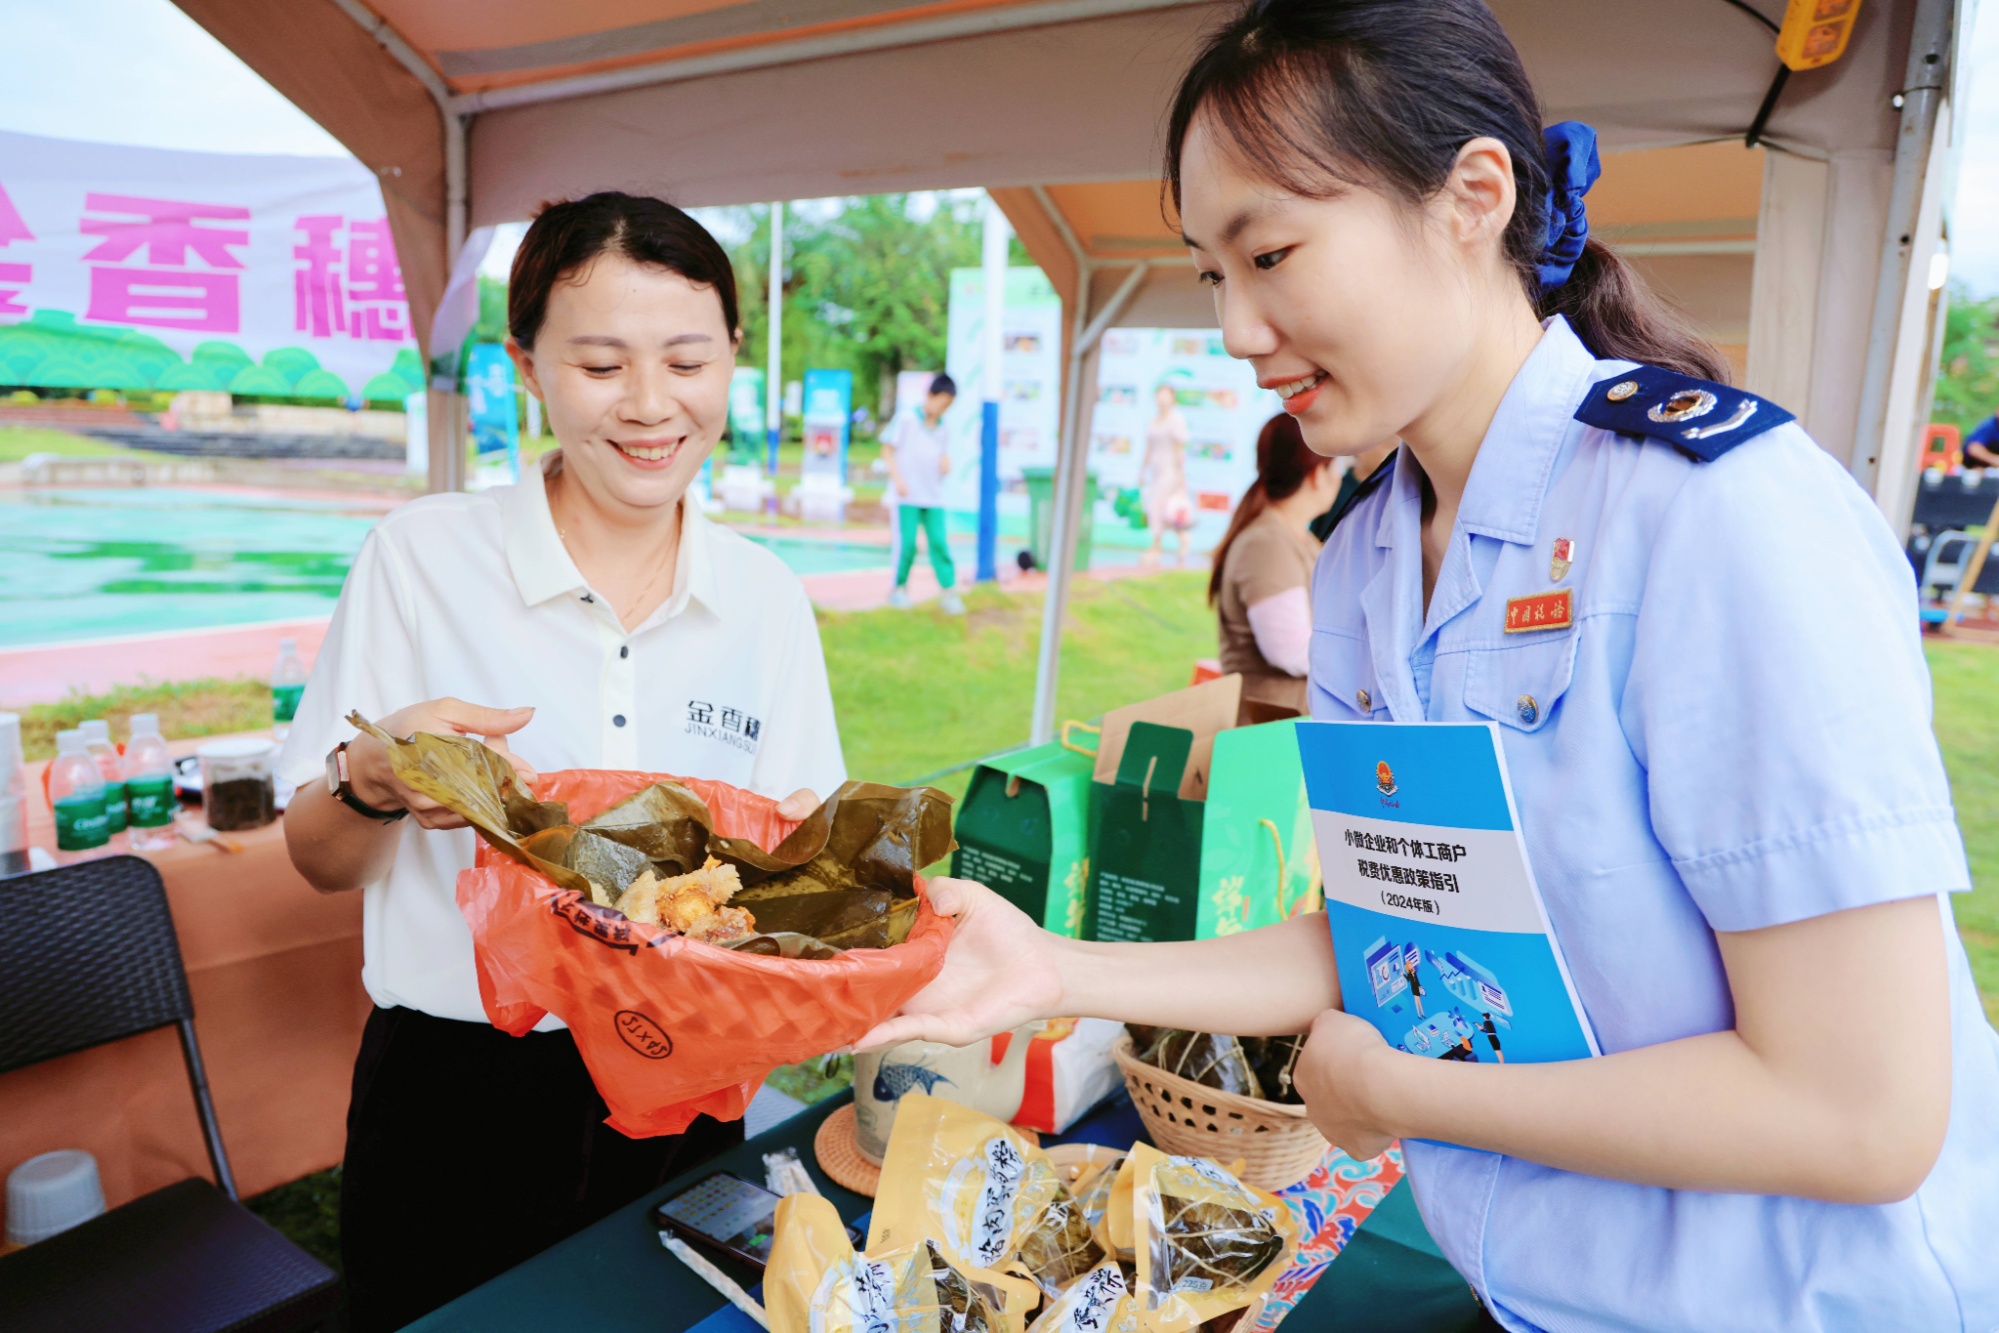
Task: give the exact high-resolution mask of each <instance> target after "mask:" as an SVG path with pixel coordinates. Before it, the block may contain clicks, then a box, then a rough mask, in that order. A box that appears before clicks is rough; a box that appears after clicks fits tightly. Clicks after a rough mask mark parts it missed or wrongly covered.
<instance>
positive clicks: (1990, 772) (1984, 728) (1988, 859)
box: [1929, 640, 1999, 1024]
mask: <svg viewBox="0 0 1999 1333" xmlns="http://www.w3.org/2000/svg"><path fill="white" fill-rule="evenodd" d="M1929 659H1930V678H1931V680H1932V681H1934V682H1935V686H1936V731H1937V741H1938V743H1939V745H1941V747H1942V749H1943V761H1944V766H1945V767H1946V768H1948V769H1949V770H1950V790H1951V799H1952V802H1953V803H1954V804H1955V805H1956V806H1957V826H1958V828H1959V829H1960V830H1962V832H1963V833H1964V850H1965V852H1966V854H1967V856H1968V857H1969V858H1970V861H1971V882H1972V884H1973V885H1974V886H1975V887H1974V888H1973V889H1972V891H1971V892H1970V893H1960V894H1956V895H1954V896H1953V897H1952V899H1951V906H1952V908H1953V910H1954V911H1955V912H1956V914H1957V929H1958V934H1959V935H1961V936H1962V937H1963V938H1964V949H1965V952H1966V953H1967V954H1969V955H1970V956H1971V971H1972V975H1973V976H1975V977H1976V978H1977V979H1978V991H1979V994H1980V995H1982V996H1983V997H1984V998H1985V1014H1986V1017H1988V1018H1990V1019H1991V1020H1992V1021H1993V1023H1994V1024H1999V707H1995V706H1994V701H1995V699H1999V648H1994V647H1990V646H1987V645H1984V644H1975V643H1948V642H1941V641H1936V640H1932V641H1931V642H1930V644H1929Z"/></svg>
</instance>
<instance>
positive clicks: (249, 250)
mask: <svg viewBox="0 0 1999 1333" xmlns="http://www.w3.org/2000/svg"><path fill="white" fill-rule="evenodd" d="M0 384H5V385H26V386H29V387H31V388H34V387H49V388H58V387H59V388H106V389H126V390H135V389H151V390H163V391H174V390H181V389H209V390H223V391H227V392H230V393H238V394H261V395H269V396H288V397H301V398H326V399H352V398H365V399H368V400H371V401H392V402H396V403H400V402H402V401H403V400H404V399H405V398H406V397H407V396H408V395H409V394H411V393H414V392H416V391H417V390H419V389H421V388H423V387H424V385H423V371H422V366H421V365H420V363H419V361H418V358H417V350H416V343H415V341H414V339H413V338H412V337H411V336H410V327H409V308H408V305H407V303H406V302H405V299H404V293H403V280H402V270H401V269H400V267H399V266H398V265H397V262H396V248H395V243H394V241H393V240H392V239H391V238H390V234H389V224H388V218H387V216H386V213H385V210H384V209H383V206H382V194H381V190H380V188H379V187H378V186H377V184H376V181H375V178H374V176H373V175H372V174H371V173H370V172H369V171H368V169H367V168H366V167H363V166H362V165H361V164H360V163H358V162H356V161H354V160H353V159H352V158H345V157H275V156H238V155H233V154H224V153H186V152H176V151H171V150H167V149H159V148H130V147H123V146H118V145H112V144H95V143H79V142H73V141H69V140H64V139H45V138H39V137H36V136H31V135H24V134H5V133H0Z"/></svg>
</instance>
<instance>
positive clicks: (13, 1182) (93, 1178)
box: [7, 1148, 104, 1245]
mask: <svg viewBox="0 0 1999 1333" xmlns="http://www.w3.org/2000/svg"><path fill="white" fill-rule="evenodd" d="M103 1211H104V1185H103V1182H102V1181H100V1180H99V1179H98V1178H97V1159H96V1158H95V1157H92V1156H91V1155H90V1154H89V1153H87V1152H84V1151H83V1150H82V1149H81V1148H58V1149H57V1150H56V1151H54V1152H45V1153H43V1154H42V1155H41V1156H39V1157H30V1158H29V1159H28V1160H27V1161H25V1162H23V1163H21V1164H20V1165H19V1166H17V1167H15V1168H14V1170H13V1171H12V1172H11V1173H10V1174H9V1175H8V1177H7V1243H8V1244H10V1245H33V1244H34V1243H35V1242H36V1241H38V1240H47V1239H48V1238H49V1237H50V1236H54V1235H57V1234H58V1233H60V1232H64V1231H68V1230H69V1229H70V1228H71V1227H73V1226H78V1225H80V1224H82V1223H84V1222H88V1221H89V1220H90V1219H91V1218H93V1217H96V1216H98V1215H99V1214H100V1213H102V1212H103Z"/></svg>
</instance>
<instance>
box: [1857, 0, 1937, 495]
mask: <svg viewBox="0 0 1999 1333" xmlns="http://www.w3.org/2000/svg"><path fill="white" fill-rule="evenodd" d="M1951 7H1952V0H1916V14H1915V20H1914V22H1913V23H1912V25H1911V27H1910V30H1909V61H1908V65H1907V68H1906V72H1905V73H1904V75H1903V84H1902V91H1901V92H1900V93H1899V94H1898V95H1897V98H1896V101H1897V103H1898V104H1899V106H1900V107H1901V121H1900V124H1899V126H1898V127H1897V130H1896V134H1895V174H1894V176H1893V179H1892V183H1891V185H1890V187H1889V193H1888V221H1887V228H1886V231H1885V233H1884V235H1883V237H1882V242H1881V265H1880V269H1879V271H1878V274H1877V276H1876V279H1875V284H1874V308H1873V315H1872V320H1871V323H1870V324H1869V327H1868V331H1867V360H1866V363H1865V367H1864V369H1863V370H1862V372H1861V379H1860V411H1859V415H1858V417H1857V419H1856V420H1855V422H1854V427H1855V429H1854V437H1853V453H1852V456H1851V462H1850V464H1849V467H1850V469H1851V471H1852V473H1853V477H1854V480H1856V481H1858V482H1859V483H1860V484H1861V486H1862V487H1863V488H1865V489H1866V491H1867V492H1868V494H1870V495H1874V496H1876V497H1877V498H1879V497H1880V495H1881V492H1882V484H1881V475H1880V474H1881V465H1882V462H1883V460H1884V459H1889V458H1899V453H1897V452H1895V451H1891V450H1890V449H1889V447H1888V446H1889V441H1888V439H1887V438H1886V437H1887V434H1888V424H1889V423H1888V410H1889V390H1890V386H1891V384H1892V382H1893V380H1894V377H1895V361H1896V353H1897V349H1898V347H1899V346H1900V344H1901V342H1902V317H1903V307H1904V306H1905V305H1906V304H1907V302H1906V300H1905V299H1904V298H1905V297H1906V295H1907V292H1908V286H1909V283H1910V282H1911V281H1922V280H1923V279H1924V278H1926V277H1927V275H1926V274H1917V273H1914V272H1912V268H1913V259H1914V256H1915V255H1916V253H1917V252H1918V251H1919V250H1922V249H1925V248H1926V246H1925V244H1924V238H1922V237H1920V236H1918V235H1917V231H1918V230H1919V227H1918V220H1919V218H1920V217H1921V215H1922V212H1923V198H1924V193H1925V186H1926V185H1929V184H1931V183H1930V182H1928V181H1926V179H1925V178H1926V176H1927V175H1928V173H1929V169H1930V162H1931V140H1932V139H1933V138H1934V136H1935V134H1936V128H1937V113H1938V110H1939V107H1940V104H1941V103H1942V101H1943V96H1944V90H1945V89H1946V88H1947V87H1948V85H1949V81H1950V52H1951Z"/></svg>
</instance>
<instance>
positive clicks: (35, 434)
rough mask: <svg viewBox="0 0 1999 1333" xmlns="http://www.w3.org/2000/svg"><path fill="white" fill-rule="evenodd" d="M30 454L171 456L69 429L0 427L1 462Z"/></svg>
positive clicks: (103, 456)
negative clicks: (127, 446)
mask: <svg viewBox="0 0 1999 1333" xmlns="http://www.w3.org/2000/svg"><path fill="white" fill-rule="evenodd" d="M29 454H62V455H64V456H66V457H69V458H139V459H149V458H150V459H171V458H172V455H170V454H156V453H153V452H151V451H149V450H145V449H127V448H126V447H125V446H124V445H122V444H112V443H110V442H109V441H106V440H98V439H93V438H91V437H90V436H88V435H73V434H71V433H70V432H69V431H66V430H51V429H48V428H47V427H43V426H0V463H18V462H20V461H21V460H22V459H24V458H26V457H27V456H28V455H29Z"/></svg>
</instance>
